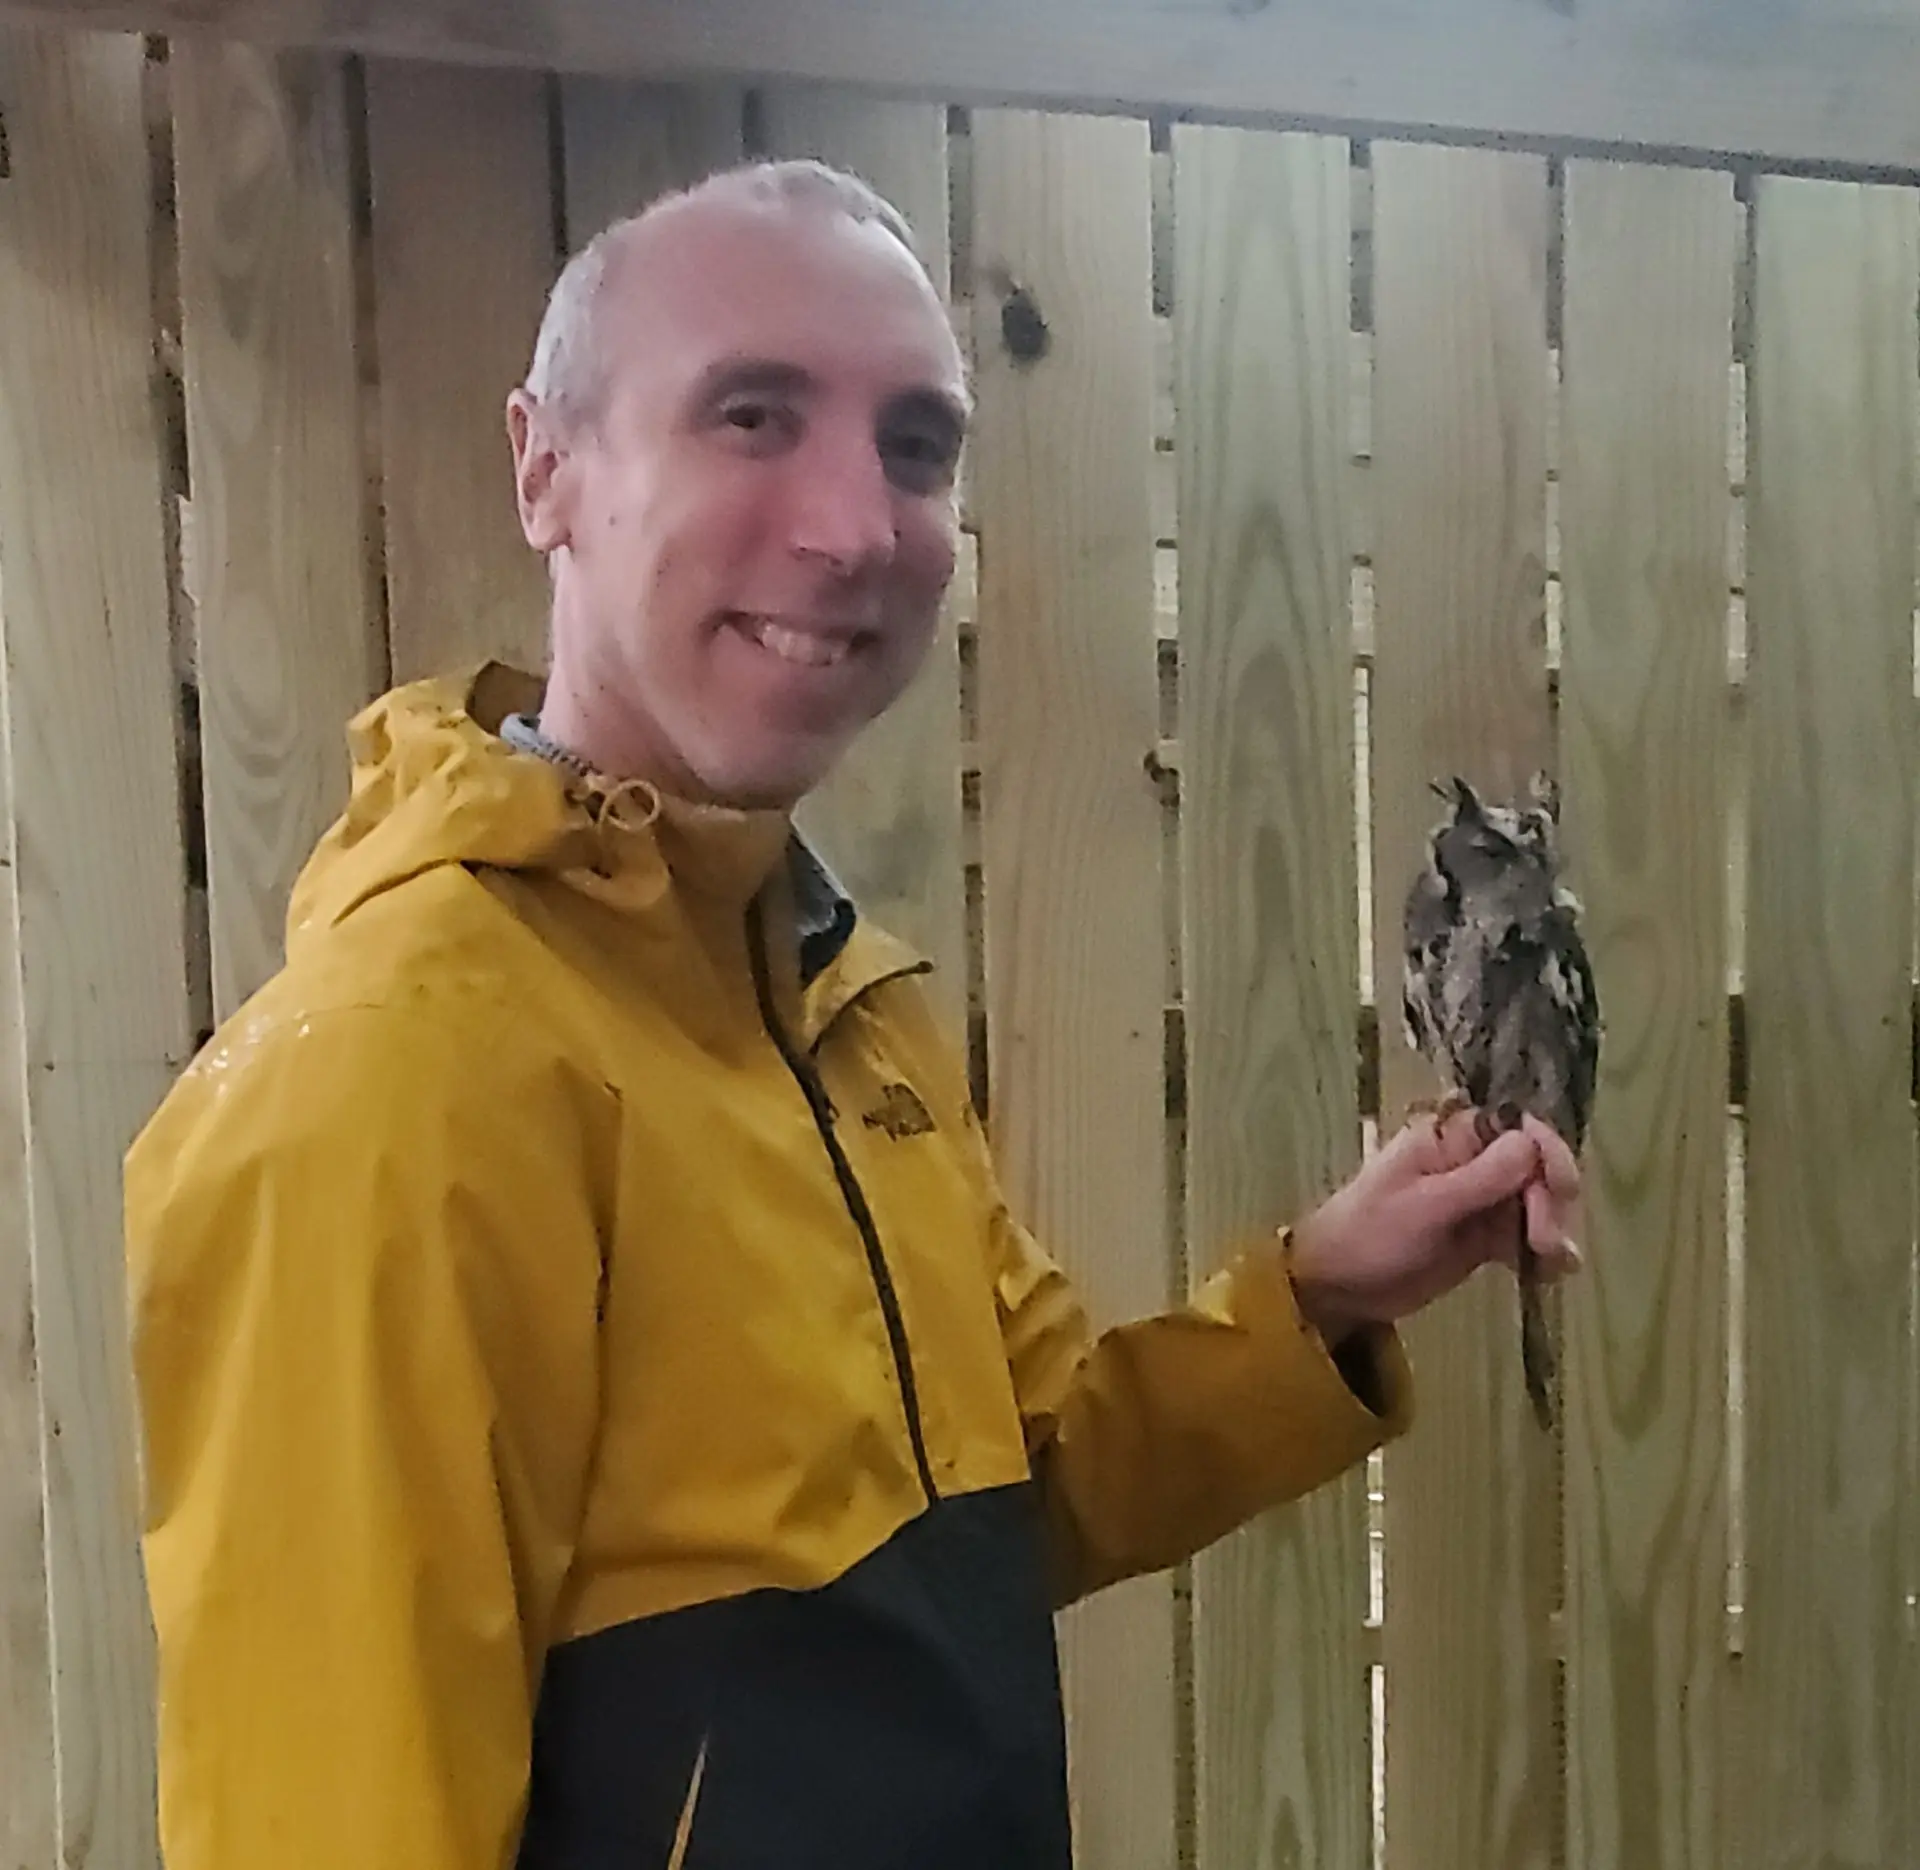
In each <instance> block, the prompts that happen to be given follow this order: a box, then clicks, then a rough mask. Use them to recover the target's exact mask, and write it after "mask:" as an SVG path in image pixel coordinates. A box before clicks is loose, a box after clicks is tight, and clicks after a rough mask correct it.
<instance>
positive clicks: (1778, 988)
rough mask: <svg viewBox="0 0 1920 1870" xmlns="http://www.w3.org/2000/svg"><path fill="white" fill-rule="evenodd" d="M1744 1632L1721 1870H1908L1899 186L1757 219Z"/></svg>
mask: <svg viewBox="0 0 1920 1870" xmlns="http://www.w3.org/2000/svg"><path fill="white" fill-rule="evenodd" d="M1756 214H1757V217H1758V218H1757V222H1756V261H1757V275H1756V280H1755V299H1754V345H1755V354H1754V361H1753V371H1752V386H1751V394H1752V398H1753V405H1752V412H1751V419H1752V434H1751V438H1750V440H1751V454H1750V457H1749V463H1750V476H1751V481H1750V485H1751V492H1750V496H1749V498H1750V512H1749V525H1750V528H1751V530H1750V535H1749V541H1748V543H1749V575H1750V585H1749V609H1748V617H1749V624H1750V629H1751V632H1752V635H1751V663H1750V673H1749V677H1748V679H1749V683H1750V692H1751V702H1752V725H1751V733H1752V738H1753V780H1752V786H1753V816H1752V834H1751V835H1752V842H1751V849H1750V855H1749V864H1750V869H1749V895H1748V928H1747V994H1746V1006H1747V1057H1748V1071H1749V1091H1748V1111H1749V1125H1750V1149H1749V1155H1748V1197H1747V1228H1748V1234H1747V1313H1748V1343H1749V1349H1750V1365H1749V1367H1750V1369H1751V1371H1752V1373H1753V1375H1752V1381H1751V1383H1750V1385H1749V1393H1748V1403H1747V1408H1748V1435H1747V1448H1748V1474H1747V1484H1748V1495H1747V1525H1748V1549H1747V1612H1746V1656H1745V1662H1744V1664H1743V1670H1744V1673H1745V1677H1746V1681H1745V1685H1744V1688H1743V1699H1744V1701H1745V1707H1744V1710H1743V1718H1744V1729H1745V1731H1744V1742H1745V1744H1744V1750H1743V1758H1742V1759H1741V1761H1740V1765H1739V1778H1738V1783H1737V1791H1736V1796H1735V1809H1736V1810H1737V1811H1738V1812H1739V1813H1740V1814H1741V1817H1742V1819H1743V1820H1744V1831H1743V1834H1742V1838H1741V1843H1740V1847H1739V1848H1738V1849H1737V1850H1734V1851H1732V1852H1729V1853H1728V1856H1729V1858H1730V1859H1731V1860H1733V1861H1737V1862H1739V1863H1740V1864H1742V1865H1743V1866H1751V1867H1752V1870H1771V1867H1772V1866H1779V1867H1780V1870H1786V1867H1787V1866H1789V1865H1791V1866H1794V1870H1799V1866H1802V1865H1808V1864H1820V1865H1835V1866H1838V1865H1854V1864H1861V1865H1867V1864H1873V1865H1879V1864H1895V1863H1912V1862H1914V1861H1915V1857H1916V1852H1917V1851H1920V1840H1915V1839H1914V1838H1912V1837H1910V1836H1907V1835H1905V1834H1904V1829H1903V1809H1904V1805H1905V1799H1904V1795H1903V1793H1902V1789H1901V1781H1902V1779H1903V1777H1904V1776H1905V1775H1906V1774H1908V1773H1910V1772H1911V1771H1912V1769H1913V1745H1914V1739H1915V1731H1914V1726H1913V1701H1912V1691H1913V1676H1912V1667H1911V1660H1910V1656H1909V1652H1908V1646H1907V1641H1906V1637H1907V1617H1906V1609H1905V1605H1904V1603H1903V1601H1902V1592H1903V1588H1904V1584H1905V1565H1904V1554H1903V1553H1902V1551H1901V1549H1900V1532H1901V1528H1902V1525H1903V1522H1904V1496H1905V1494H1906V1492H1907V1490H1908V1489H1910V1488H1911V1486H1912V1484H1913V1450H1912V1448H1911V1447H1910V1445H1909V1429H1908V1425H1907V1420H1906V1412H1905V1410H1904V1409H1903V1408H1902V1407H1901V1406H1900V1399H1901V1398H1902V1396H1903V1395H1904V1392H1905V1384H1906V1371H1907V1357H1908V1348H1907V1332H1908V1309H1909V1305H1910V1303H1911V1300H1910V1296H1909V1294H1910V1268H1909V1255H1910V1250H1911V1249H1910V1243H1911V1237H1912V1231H1911V1230H1912V1209H1913V1193H1914V1161H1913V1156H1914V1143H1913V1111H1912V1106H1911V1103H1910V1094H1909V1082H1910V1080H1909V1074H1910V1070H1911V1051H1910V1048H1911V1044H1912V1030H1911V1027H1912V1017H1911V1008H1912V989H1911V967H1912V954H1913V917H1914V909H1913V868H1912V866H1913V800H1912V796H1911V792H1910V790H1909V781H1910V776H1911V772H1912V761H1911V750H1912V708H1913V700H1912V697H1913V626H1912V617H1913V551H1914V534H1913V527H1914V495H1915V484H1914V442H1915V436H1914V427H1915V406H1914V405H1915V375H1916V367H1917V365H1920V359H1916V355H1915V288H1916V280H1920V239H1917V238H1916V217H1915V201H1914V196H1913V195H1912V193H1910V192H1908V191H1904V190H1891V189H1870V188H1859V187H1849V186H1844V185H1838V184H1824V183H1809V182H1799V181H1785V180H1766V181H1763V182H1762V183H1761V184H1760V190H1759V196H1758V201H1757V205H1756Z"/></svg>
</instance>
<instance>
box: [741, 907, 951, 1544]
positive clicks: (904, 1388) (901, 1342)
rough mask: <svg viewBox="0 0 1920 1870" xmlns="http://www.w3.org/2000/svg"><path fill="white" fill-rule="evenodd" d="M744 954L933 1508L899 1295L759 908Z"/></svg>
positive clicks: (751, 916) (751, 915)
mask: <svg viewBox="0 0 1920 1870" xmlns="http://www.w3.org/2000/svg"><path fill="white" fill-rule="evenodd" d="M747 950H748V954H749V957H750V959H751V961H752V965H753V991H754V997H755V999H757V1000H758V1002H759V1004H760V1023H761V1024H762V1025H763V1026H765V1027H766V1029H767V1036H768V1037H769V1038H770V1039H771V1040H772V1041H773V1043H774V1046H775V1049H776V1050H777V1051H778V1052H779V1054H780V1056H781V1058H782V1059H783V1060H784V1061H785V1062H786V1067H787V1070H788V1071H790V1072H791V1073H792V1074H793V1080H794V1082H795V1083H796V1084H797V1085H799V1087H800V1093H801V1095H802V1096H803V1097H804V1098H805V1099H806V1100H807V1109H808V1110H809V1111H810V1112H812V1114H813V1124H814V1128H815V1129H816V1130H818V1131H819V1132H820V1141H821V1142H822V1143H823V1144H824V1145H825V1147H826V1151H827V1158H828V1160H829V1161H830V1162H831V1163H832V1164H833V1176H834V1180H835V1181H836V1182H838V1183H839V1185H840V1198H841V1200H842V1201H844V1202H845V1203H846V1207H847V1212H848V1214H850V1215H851V1216H852V1217H853V1225H854V1227H855V1229H856V1230H857V1231H858V1233H859V1235H860V1244H861V1245H862V1246H863V1247H864V1248H865V1249H866V1254H867V1270H868V1271H869V1272H870V1273H871V1274H872V1275H873V1286H874V1291H875V1292H876V1293H877V1294H878V1295H879V1299H880V1315H881V1317H882V1318H883V1319H884V1320H885V1321H886V1327H887V1342H888V1343H889V1345H891V1346H892V1349H893V1368H894V1374H895V1376H896V1377H897V1378H898V1379H899V1383H900V1400H901V1404H902V1406H903V1407H904V1408H905V1410H906V1416H907V1437H908V1439H909V1440H910V1441H911V1442H912V1443H913V1464H914V1467H915V1468H916V1470H917V1471H918V1473H919V1476H920V1487H921V1491H922V1492H923V1493H925V1495H926V1498H927V1504H928V1505H929V1506H933V1505H934V1504H936V1503H937V1501H938V1500H939V1498H940V1491H939V1489H938V1487H936V1486H935V1484H934V1479H933V1466H932V1463H931V1462H929V1461H928V1459H927V1438H926V1432H925V1430H924V1429H923V1428H922V1426H921V1422H920V1392H919V1388H918V1386H917V1385H916V1383H915V1382H914V1377H913V1355H912V1352H911V1351H910V1350H909V1349H908V1346H907V1326H906V1321H905V1319H903V1318H902V1317H901V1315H900V1298H899V1294H898V1293H896V1292H895V1291H894V1287H893V1275H892V1273H891V1272H889V1271H888V1269H887V1256H886V1254H885V1253H884V1252H883V1251H882V1250H881V1246H880V1230H879V1228H878V1227H877V1226H875V1224H874V1219H873V1210H872V1209H871V1208H869V1207H868V1206H867V1197H866V1195H865V1193H864V1192H863V1191H862V1189H861V1187H860V1180H859V1177H858V1176H856V1175H855V1174H854V1172H853V1164H852V1163H851V1162H849V1161H848V1160H847V1153H846V1151H845V1150H844V1149H843V1148H842V1147H841V1145H840V1136H839V1132H838V1131H837V1130H835V1128H834V1125H833V1105H832V1103H831V1101H830V1100H829V1099H828V1097H827V1087H826V1086H825V1085H824V1084H822V1083H821V1081H820V1074H819V1072H818V1071H817V1070H816V1069H815V1067H814V1065H813V1063H812V1062H811V1060H809V1059H807V1058H804V1057H803V1056H802V1055H801V1054H800V1053H799V1052H797V1051H796V1050H795V1049H794V1046H793V1042H792V1040H791V1039H789V1038H788V1036H787V1033H786V1031H785V1029H784V1028H783V1027H782V1026H781V1024H780V1015H779V1013H778V1011H777V1010H776V1009H775V1007H774V1004H773V984H772V981H771V980H770V979H769V978H768V973H767V950H766V932H765V929H764V927H763V925H762V922H761V916H760V906H759V904H758V903H755V904H754V906H753V907H752V908H751V909H750V910H749V911H748V914H747Z"/></svg>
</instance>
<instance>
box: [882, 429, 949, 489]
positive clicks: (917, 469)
mask: <svg viewBox="0 0 1920 1870" xmlns="http://www.w3.org/2000/svg"><path fill="white" fill-rule="evenodd" d="M880 452H881V454H882V455H883V456H884V457H885V459H886V462H887V465H888V468H889V470H890V471H893V472H895V473H896V474H897V475H898V476H900V477H901V478H903V479H906V480H908V481H910V482H913V483H915V484H920V485H937V484H939V483H940V482H942V481H944V480H945V479H946V478H947V477H948V476H949V475H950V474H951V473H952V471H953V466H954V460H955V456H956V454H957V450H956V449H955V448H954V446H953V444H952V442H950V441H949V440H948V439H947V438H946V437H945V436H944V435H934V434H929V433H925V432H923V431H919V430H913V429H901V430H896V431H895V432H893V433H892V434H889V435H885V436H883V437H882V438H881V442H880Z"/></svg>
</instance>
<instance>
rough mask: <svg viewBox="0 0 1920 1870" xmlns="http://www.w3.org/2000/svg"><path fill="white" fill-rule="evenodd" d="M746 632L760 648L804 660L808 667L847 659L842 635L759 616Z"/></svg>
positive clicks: (828, 665) (814, 667)
mask: <svg viewBox="0 0 1920 1870" xmlns="http://www.w3.org/2000/svg"><path fill="white" fill-rule="evenodd" d="M748 633H749V634H750V635H751V636H752V637H753V640H754V641H755V642H756V643H758V644H759V645H760V647H761V648H762V649H770V650H772V651H773V653H774V654H775V655H776V656H781V657H784V658H785V659H786V660H787V661H788V662H801V663H805V664H806V665H807V666H808V667H809V668H813V669H826V668H831V667H832V666H833V664H834V663H836V662H842V661H844V660H845V659H846V654H847V649H848V647H849V646H848V644H847V642H846V640H845V639H844V638H840V637H825V636H809V635H808V634H807V633H806V632H805V631H804V630H786V629H782V628H781V626H780V625H779V624H777V623H768V622H766V621H765V620H764V619H758V620H756V621H755V622H753V623H751V624H750V625H749V626H748Z"/></svg>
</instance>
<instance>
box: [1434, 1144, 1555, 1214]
mask: <svg viewBox="0 0 1920 1870" xmlns="http://www.w3.org/2000/svg"><path fill="white" fill-rule="evenodd" d="M1539 1168H1540V1152H1539V1149H1538V1146H1537V1145H1536V1144H1535V1143H1534V1140H1533V1138H1532V1137H1530V1136H1528V1135H1527V1134H1526V1132H1525V1131H1523V1130H1509V1131H1508V1132H1507V1133H1506V1134H1505V1135H1504V1136H1498V1137H1495V1138H1494V1140H1493V1141H1492V1142H1491V1143H1489V1144H1488V1145H1487V1146H1486V1148H1485V1149H1483V1150H1481V1151H1480V1153H1479V1154H1478V1155H1477V1156H1475V1157H1474V1158H1473V1159H1472V1161H1470V1162H1467V1163H1464V1164H1462V1165H1461V1166H1460V1167H1459V1168H1455V1169H1449V1170H1446V1171H1445V1172H1444V1173H1442V1174H1440V1175H1436V1176H1435V1177H1433V1179H1432V1182H1431V1183H1430V1185H1429V1186H1430V1189H1431V1194H1432V1198H1433V1200H1434V1202H1435V1205H1436V1206H1437V1207H1438V1208H1439V1210H1440V1216H1439V1218H1440V1219H1441V1220H1442V1222H1443V1223H1446V1224H1449V1225H1450V1224H1452V1223H1454V1222H1458V1221H1464V1220H1465V1219H1466V1218H1467V1217H1468V1216H1469V1215H1473V1214H1480V1213H1483V1212H1485V1210H1487V1209H1488V1208H1492V1207H1497V1206H1498V1205H1499V1204H1500V1203H1501V1202H1503V1201H1510V1200H1511V1199H1512V1198H1513V1197H1514V1196H1515V1195H1517V1194H1519V1192H1520V1191H1521V1189H1523V1188H1525V1187H1526V1186H1527V1185H1528V1183H1529V1181H1534V1182H1535V1184H1536V1185H1539V1184H1538V1182H1537V1177H1538V1173H1539Z"/></svg>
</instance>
